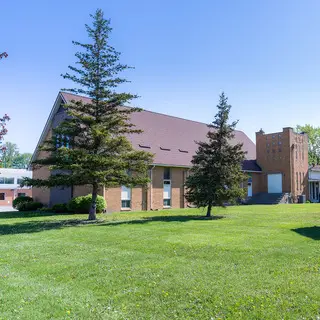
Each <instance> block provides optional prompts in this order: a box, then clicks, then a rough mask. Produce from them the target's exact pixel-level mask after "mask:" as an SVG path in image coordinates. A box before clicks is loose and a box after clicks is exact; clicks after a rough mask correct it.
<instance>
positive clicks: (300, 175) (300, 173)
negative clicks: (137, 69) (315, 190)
mask: <svg viewBox="0 0 320 320" xmlns="http://www.w3.org/2000/svg"><path fill="white" fill-rule="evenodd" d="M302 180H303V179H302V173H301V172H300V190H302V183H303V181H302Z"/></svg>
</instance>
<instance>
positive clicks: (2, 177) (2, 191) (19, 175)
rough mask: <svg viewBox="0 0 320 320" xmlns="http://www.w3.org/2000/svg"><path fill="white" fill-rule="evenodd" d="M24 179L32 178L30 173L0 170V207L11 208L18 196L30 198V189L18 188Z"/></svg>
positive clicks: (20, 170)
mask: <svg viewBox="0 0 320 320" xmlns="http://www.w3.org/2000/svg"><path fill="white" fill-rule="evenodd" d="M24 177H28V178H32V171H29V170H25V169H6V168H0V206H11V205H12V201H13V200H14V199H15V198H16V197H18V196H23V195H26V196H30V197H31V196H32V190H31V188H30V187H23V188H21V187H20V183H21V181H22V179H23V178H24Z"/></svg>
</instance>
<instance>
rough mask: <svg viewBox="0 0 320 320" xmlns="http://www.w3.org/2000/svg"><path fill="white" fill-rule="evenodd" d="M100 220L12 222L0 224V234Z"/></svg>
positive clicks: (44, 229)
mask: <svg viewBox="0 0 320 320" xmlns="http://www.w3.org/2000/svg"><path fill="white" fill-rule="evenodd" d="M99 223H101V221H99V220H97V221H87V220H79V219H72V220H71V219H70V220H54V221H29V222H23V223H14V224H2V225H0V236H4V235H13V234H21V233H36V232H42V231H49V230H58V229H63V228H67V227H76V226H80V225H88V224H94V225H96V224H99Z"/></svg>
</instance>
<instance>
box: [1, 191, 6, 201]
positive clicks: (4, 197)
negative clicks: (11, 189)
mask: <svg viewBox="0 0 320 320" xmlns="http://www.w3.org/2000/svg"><path fill="white" fill-rule="evenodd" d="M0 200H6V194H5V193H3V192H2V193H0Z"/></svg>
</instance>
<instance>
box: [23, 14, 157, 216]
mask: <svg viewBox="0 0 320 320" xmlns="http://www.w3.org/2000/svg"><path fill="white" fill-rule="evenodd" d="M91 17H92V19H93V24H92V26H89V25H86V30H87V32H88V36H89V39H91V41H90V43H87V44H82V43H80V42H73V43H74V44H75V45H76V46H78V47H80V48H81V49H82V50H81V51H80V52H77V53H76V57H77V59H78V61H77V66H76V67H74V66H69V69H70V70H71V73H66V74H65V75H63V77H64V78H65V79H69V80H71V81H73V82H74V83H75V84H76V85H77V88H73V89H68V90H66V91H68V92H71V93H76V94H82V95H85V96H87V97H89V98H91V102H90V103H86V102H84V101H83V100H80V101H74V100H73V101H71V103H68V104H66V105H64V107H65V109H66V112H67V114H68V115H69V116H70V117H68V119H66V120H65V121H63V122H62V123H61V124H60V125H59V126H58V127H57V128H56V129H54V130H53V136H52V139H50V140H49V141H46V143H44V145H43V146H42V147H41V150H44V151H49V152H50V156H48V157H47V158H45V159H38V160H36V161H34V162H33V165H34V166H36V167H39V166H40V167H41V166H49V167H50V169H51V170H54V172H55V174H52V175H51V176H50V177H49V178H48V179H46V180H39V179H38V180H34V179H25V185H32V186H37V187H53V186H72V185H91V186H92V205H91V208H90V212H89V220H95V219H96V199H97V195H98V192H99V190H100V189H101V188H104V187H106V188H108V187H114V186H119V185H126V186H134V185H143V184H145V183H147V181H148V167H149V165H150V163H151V162H152V155H151V154H150V153H147V152H144V151H137V150H134V149H133V148H132V145H131V143H130V142H129V140H128V135H131V134H139V133H141V131H140V130H139V129H138V128H135V127H134V125H133V124H132V123H131V122H130V115H131V114H132V113H133V112H139V111H141V110H140V109H138V108H129V107H126V106H125V105H126V104H128V103H129V102H130V101H131V100H132V99H135V98H136V97H137V96H136V95H134V94H131V93H125V92H117V91H116V89H117V87H118V86H119V85H120V84H122V83H125V82H127V80H126V79H124V78H122V77H120V76H119V73H121V72H122V71H125V70H127V69H129V68H130V67H129V66H127V65H123V64H121V63H119V57H120V53H119V52H117V51H116V50H115V49H114V48H113V47H112V46H110V44H109V36H110V33H111V30H112V29H111V27H110V21H109V20H106V19H105V18H104V16H103V12H102V10H97V11H96V12H95V14H94V15H91ZM131 173H132V174H131Z"/></svg>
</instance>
